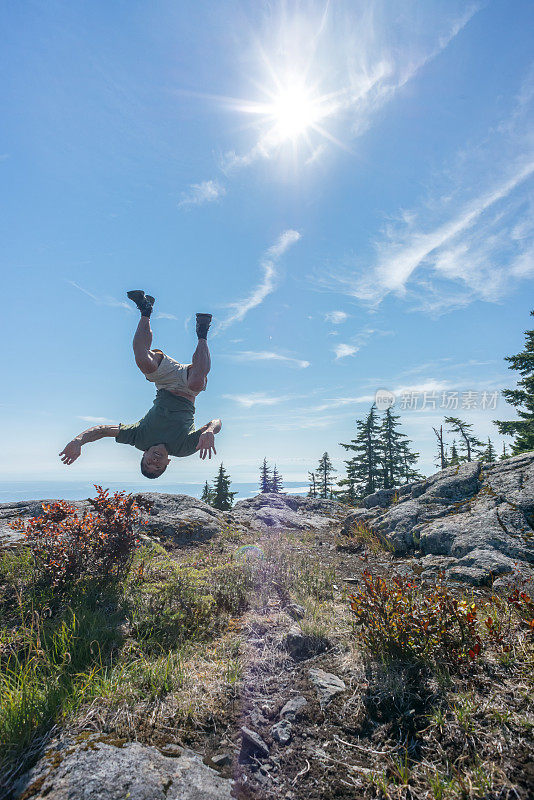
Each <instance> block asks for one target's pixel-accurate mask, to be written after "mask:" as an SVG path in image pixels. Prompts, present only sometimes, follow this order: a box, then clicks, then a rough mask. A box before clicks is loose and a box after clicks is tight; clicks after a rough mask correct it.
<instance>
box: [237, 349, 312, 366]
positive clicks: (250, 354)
mask: <svg viewBox="0 0 534 800" xmlns="http://www.w3.org/2000/svg"><path fill="white" fill-rule="evenodd" d="M228 357H229V358H232V359H234V360H235V361H280V362H282V363H284V364H287V365H288V366H290V367H298V368H299V369H306V367H309V366H310V362H309V361H305V360H303V359H300V358H293V357H292V356H285V355H283V354H282V353H274V352H272V351H270V350H242V351H241V352H239V353H232V354H230V355H229V356H228Z"/></svg>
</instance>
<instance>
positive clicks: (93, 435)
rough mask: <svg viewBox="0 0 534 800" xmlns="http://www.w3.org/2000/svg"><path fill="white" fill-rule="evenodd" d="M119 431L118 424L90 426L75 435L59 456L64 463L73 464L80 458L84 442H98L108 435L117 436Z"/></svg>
mask: <svg viewBox="0 0 534 800" xmlns="http://www.w3.org/2000/svg"><path fill="white" fill-rule="evenodd" d="M118 433H119V426H118V425H95V427H94V428H88V429H87V430H86V431H82V432H81V433H79V434H78V436H75V438H74V439H72V441H70V442H69V443H68V444H67V445H65V447H64V449H63V450H62V451H61V453H60V454H59V457H60V458H61V460H62V461H63V463H64V464H67V465H70V464H73V463H74V462H75V461H76V459H77V458H79V456H80V454H81V452H82V446H83V445H84V444H87V443H88V442H97V441H98V440H99V439H103V438H104V437H106V436H117V435H118Z"/></svg>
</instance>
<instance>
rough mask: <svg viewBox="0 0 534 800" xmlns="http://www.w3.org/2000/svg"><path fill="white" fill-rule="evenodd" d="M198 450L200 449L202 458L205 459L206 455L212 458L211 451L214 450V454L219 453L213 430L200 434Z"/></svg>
mask: <svg viewBox="0 0 534 800" xmlns="http://www.w3.org/2000/svg"><path fill="white" fill-rule="evenodd" d="M196 449H197V450H200V458H201V459H203V460H204V459H205V458H206V456H209V457H210V458H211V451H212V450H213V454H214V455H217V451H216V449H215V436H214V435H213V431H204V433H202V434H201V435H200V439H199V440H198V444H197V448H196Z"/></svg>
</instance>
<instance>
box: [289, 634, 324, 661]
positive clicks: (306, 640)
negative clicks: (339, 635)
mask: <svg viewBox="0 0 534 800" xmlns="http://www.w3.org/2000/svg"><path fill="white" fill-rule="evenodd" d="M284 645H285V647H286V649H287V650H288V652H289V654H290V655H291V656H292V657H293V658H294V659H295V661H301V660H303V659H305V658H310V657H311V656H315V655H317V653H322V652H323V651H324V650H326V649H327V647H328V645H329V642H328V640H327V639H325V638H323V637H319V636H308V635H306V634H304V633H302V631H301V629H300V628H299V626H298V625H292V626H291V628H290V629H289V631H288V632H287V635H286V637H285V639H284Z"/></svg>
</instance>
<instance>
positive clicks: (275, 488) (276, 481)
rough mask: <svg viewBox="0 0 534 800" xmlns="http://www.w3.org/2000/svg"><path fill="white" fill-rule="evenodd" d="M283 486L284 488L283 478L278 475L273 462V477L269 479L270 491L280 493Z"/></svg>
mask: <svg viewBox="0 0 534 800" xmlns="http://www.w3.org/2000/svg"><path fill="white" fill-rule="evenodd" d="M283 488H284V480H283V478H282V476H281V475H280V473H279V472H278V470H277V468H276V464H275V465H274V469H273V477H272V479H271V492H274V493H275V494H280V492H281V491H282V489H283Z"/></svg>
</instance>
